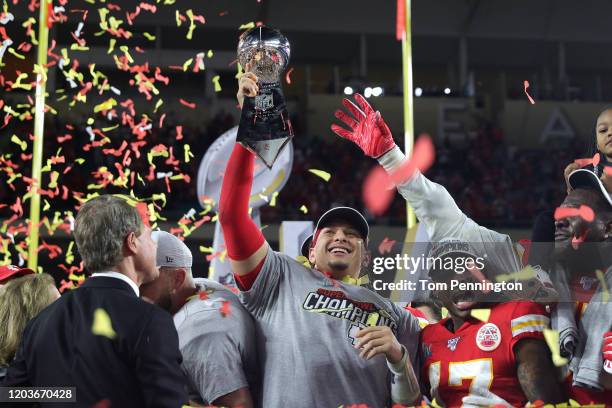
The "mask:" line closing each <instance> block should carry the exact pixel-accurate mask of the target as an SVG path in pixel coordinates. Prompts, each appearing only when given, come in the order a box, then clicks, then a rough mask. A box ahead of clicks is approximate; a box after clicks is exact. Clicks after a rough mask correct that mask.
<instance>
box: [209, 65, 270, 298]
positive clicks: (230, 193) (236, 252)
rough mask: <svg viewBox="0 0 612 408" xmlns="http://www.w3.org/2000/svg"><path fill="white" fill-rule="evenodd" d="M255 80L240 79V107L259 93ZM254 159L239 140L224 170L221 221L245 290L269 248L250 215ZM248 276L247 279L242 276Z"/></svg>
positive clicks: (228, 247) (235, 267)
mask: <svg viewBox="0 0 612 408" xmlns="http://www.w3.org/2000/svg"><path fill="white" fill-rule="evenodd" d="M256 81H257V77H255V75H254V74H252V73H247V74H245V75H243V76H242V77H241V78H240V80H239V90H238V95H237V97H238V103H239V104H240V106H242V101H243V100H244V95H247V96H251V95H255V94H256V93H257V83H256ZM254 162H255V157H254V156H253V154H252V153H251V152H249V151H248V150H247V149H245V148H244V147H243V146H242V145H240V144H238V143H236V146H234V150H233V151H232V155H231V157H230V160H229V162H228V164H227V168H226V169H225V176H224V177H223V186H222V188H221V199H220V200H219V222H220V223H221V227H222V229H223V235H224V237H225V244H226V247H227V255H228V257H229V260H230V265H231V267H232V270H233V272H234V275H235V276H237V280H238V281H239V283H240V285H241V286H242V287H243V289H248V288H250V286H251V285H252V284H253V282H254V281H255V277H256V276H257V273H258V272H259V270H260V269H261V266H262V264H263V261H264V259H265V257H266V254H267V253H268V248H269V247H268V243H267V242H266V241H265V239H264V237H263V235H262V233H261V231H260V230H259V228H258V227H257V225H255V223H254V222H253V220H252V219H251V217H250V216H249V199H250V197H251V187H252V185H253V166H254ZM247 275H248V276H247ZM245 276H246V278H242V277H245Z"/></svg>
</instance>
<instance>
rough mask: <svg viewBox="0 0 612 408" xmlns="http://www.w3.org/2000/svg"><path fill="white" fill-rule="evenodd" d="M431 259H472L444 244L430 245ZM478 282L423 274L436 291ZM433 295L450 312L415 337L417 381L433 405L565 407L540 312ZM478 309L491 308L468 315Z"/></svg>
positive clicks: (494, 298) (466, 249)
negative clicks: (542, 403)
mask: <svg viewBox="0 0 612 408" xmlns="http://www.w3.org/2000/svg"><path fill="white" fill-rule="evenodd" d="M430 257H431V258H437V259H442V260H444V261H445V262H444V264H446V263H447V262H446V261H449V260H450V261H451V262H449V263H455V261H456V260H458V259H460V258H463V259H466V258H468V259H475V258H476V255H475V253H474V250H473V249H472V248H471V247H470V246H469V244H466V243H464V242H461V241H458V240H456V239H451V238H449V239H445V240H443V241H442V242H440V243H438V244H434V246H433V248H432V251H431V253H430ZM471 269H472V268H471ZM481 277H486V270H483V271H478V272H476V273H470V272H463V271H461V273H459V272H457V271H456V270H453V269H452V268H450V269H449V268H446V269H445V268H440V267H439V266H438V267H434V268H432V269H431V270H430V278H431V279H432V280H433V282H435V283H443V284H444V285H440V287H442V288H444V287H445V286H446V287H449V288H450V287H451V285H450V284H451V282H457V283H459V284H465V285H460V286H466V287H469V286H470V284H474V283H480V282H479V278H481ZM432 297H433V298H434V299H435V300H436V301H437V302H438V303H439V304H440V305H441V306H443V307H445V308H446V309H447V310H448V314H449V317H447V318H444V319H442V320H440V321H439V322H437V323H434V324H430V325H428V326H427V327H425V328H424V329H423V332H422V334H421V342H420V343H421V344H420V348H421V353H422V355H421V358H422V362H423V364H422V371H421V378H422V381H423V383H425V384H426V388H427V389H428V390H429V396H430V397H431V398H432V399H434V398H435V399H436V401H437V402H438V403H439V404H444V406H449V407H456V406H466V407H478V406H483V407H484V406H508V407H511V406H514V407H517V406H524V405H525V404H526V403H527V402H528V401H532V402H533V401H537V400H540V401H546V402H562V401H565V398H564V395H563V390H562V387H561V384H560V381H559V380H558V379H557V378H556V376H555V373H556V371H557V370H556V368H555V366H554V365H553V363H552V359H551V354H550V351H549V349H548V346H547V345H546V342H545V340H544V335H543V332H544V329H546V328H548V325H549V318H548V315H547V313H546V310H545V309H544V307H543V306H541V305H539V304H537V303H535V302H529V301H507V300H508V299H507V298H506V299H504V296H503V294H502V295H501V296H500V295H499V294H495V293H492V292H489V293H487V292H482V291H475V290H450V289H447V290H435V291H433V292H432ZM503 300H506V301H503ZM478 308H487V309H490V313H489V316H488V317H486V318H477V317H474V316H473V315H472V311H473V310H474V309H478Z"/></svg>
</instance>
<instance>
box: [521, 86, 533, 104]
mask: <svg viewBox="0 0 612 408" xmlns="http://www.w3.org/2000/svg"><path fill="white" fill-rule="evenodd" d="M523 87H524V88H525V95H527V98H528V99H529V102H530V103H531V104H532V105H535V101H534V100H533V98H532V97H531V95H529V92H527V88H529V81H523Z"/></svg>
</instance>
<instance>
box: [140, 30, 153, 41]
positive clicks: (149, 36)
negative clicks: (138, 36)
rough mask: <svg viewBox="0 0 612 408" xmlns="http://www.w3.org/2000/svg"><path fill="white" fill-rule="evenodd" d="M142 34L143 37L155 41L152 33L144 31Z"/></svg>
mask: <svg viewBox="0 0 612 408" xmlns="http://www.w3.org/2000/svg"><path fill="white" fill-rule="evenodd" d="M142 35H144V36H145V38H146V39H147V40H149V41H155V36H154V35H152V34H149V33H147V32H146V31H145V32H144V33H142Z"/></svg>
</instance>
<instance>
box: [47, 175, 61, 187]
mask: <svg viewBox="0 0 612 408" xmlns="http://www.w3.org/2000/svg"><path fill="white" fill-rule="evenodd" d="M50 177H51V181H50V182H49V188H53V189H54V188H55V187H57V179H58V177H59V173H58V172H57V171H53V172H51V176H50Z"/></svg>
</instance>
